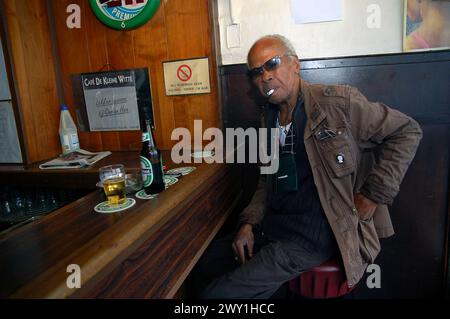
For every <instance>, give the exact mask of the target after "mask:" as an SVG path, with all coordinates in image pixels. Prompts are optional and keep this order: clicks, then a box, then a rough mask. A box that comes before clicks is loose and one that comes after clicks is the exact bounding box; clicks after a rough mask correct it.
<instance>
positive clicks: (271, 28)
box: [218, 0, 404, 65]
mask: <svg viewBox="0 0 450 319" xmlns="http://www.w3.org/2000/svg"><path fill="white" fill-rule="evenodd" d="M229 1H230V0H218V12H219V25H220V42H221V43H220V45H221V52H220V56H219V63H221V64H222V65H227V64H236V63H245V62H246V58H247V52H248V50H249V48H250V46H251V45H252V44H253V42H254V41H255V40H257V39H258V38H260V37H261V36H263V35H266V34H273V33H279V34H282V35H284V36H286V37H287V38H288V39H290V40H291V41H292V42H293V44H294V46H295V48H296V50H297V53H298V54H299V57H300V58H323V57H338V56H349V55H367V54H381V53H398V52H402V32H403V16H404V13H403V6H404V4H403V3H404V2H403V0H342V7H343V20H342V21H334V22H322V23H310V24H295V23H294V20H293V18H292V13H291V0H241V4H242V12H241V15H240V47H238V48H228V45H227V36H226V33H227V27H228V26H229V25H230V24H231V15H230V6H229ZM371 4H375V5H378V6H379V8H380V21H381V24H380V28H369V27H368V25H367V19H368V17H369V16H370V15H371V13H368V12H367V8H368V7H369V5H371Z"/></svg>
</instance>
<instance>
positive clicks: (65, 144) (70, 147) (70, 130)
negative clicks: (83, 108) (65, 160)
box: [59, 104, 80, 154]
mask: <svg viewBox="0 0 450 319" xmlns="http://www.w3.org/2000/svg"><path fill="white" fill-rule="evenodd" d="M59 138H60V141H61V148H62V153H63V154H69V153H72V152H73V151H76V150H79V149H80V142H79V141H78V131H77V127H76V126H75V123H74V121H73V119H72V116H71V115H70V112H69V108H68V107H67V105H65V104H62V105H61V116H60V119H59Z"/></svg>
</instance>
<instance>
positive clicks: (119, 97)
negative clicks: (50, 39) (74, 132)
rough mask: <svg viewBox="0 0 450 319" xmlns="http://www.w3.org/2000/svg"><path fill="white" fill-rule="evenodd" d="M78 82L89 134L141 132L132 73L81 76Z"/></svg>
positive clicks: (104, 73)
mask: <svg viewBox="0 0 450 319" xmlns="http://www.w3.org/2000/svg"><path fill="white" fill-rule="evenodd" d="M81 81H82V87H83V94H84V101H85V104H86V113H87V117H88V120H89V127H90V130H91V131H115V130H117V131H128V130H130V131H132V130H139V129H140V125H139V111H138V102H137V95H136V76H135V72H134V71H133V70H123V71H113V72H101V73H91V74H82V75H81Z"/></svg>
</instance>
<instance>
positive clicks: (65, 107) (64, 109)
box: [61, 104, 69, 111]
mask: <svg viewBox="0 0 450 319" xmlns="http://www.w3.org/2000/svg"><path fill="white" fill-rule="evenodd" d="M68 109H69V107H68V106H67V105H66V104H61V111H67V110H68Z"/></svg>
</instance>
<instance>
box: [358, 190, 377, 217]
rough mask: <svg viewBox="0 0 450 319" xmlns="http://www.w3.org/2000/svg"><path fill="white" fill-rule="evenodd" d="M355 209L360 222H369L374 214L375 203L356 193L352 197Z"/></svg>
mask: <svg viewBox="0 0 450 319" xmlns="http://www.w3.org/2000/svg"><path fill="white" fill-rule="evenodd" d="M354 200H355V207H356V210H357V211H358V215H359V218H360V219H362V220H369V219H371V218H372V217H373V214H375V210H376V209H377V206H378V205H377V203H375V202H373V201H371V200H370V199H368V198H367V197H366V196H364V195H363V194H361V193H356V194H355V196H354Z"/></svg>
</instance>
